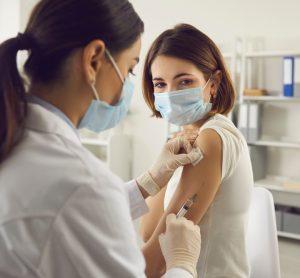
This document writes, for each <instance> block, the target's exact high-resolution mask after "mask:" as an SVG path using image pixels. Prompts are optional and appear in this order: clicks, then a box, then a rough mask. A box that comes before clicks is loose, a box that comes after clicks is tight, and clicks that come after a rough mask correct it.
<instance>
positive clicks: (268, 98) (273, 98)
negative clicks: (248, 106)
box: [243, 96, 300, 102]
mask: <svg viewBox="0 0 300 278" xmlns="http://www.w3.org/2000/svg"><path fill="white" fill-rule="evenodd" d="M243 99H244V100H248V101H283V102H285V101H286V102H294V101H300V97H283V96H278V97H277V96H260V97H252V96H243Z"/></svg>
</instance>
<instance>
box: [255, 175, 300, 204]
mask: <svg viewBox="0 0 300 278" xmlns="http://www.w3.org/2000/svg"><path fill="white" fill-rule="evenodd" d="M286 179H287V178H285V177H271V176H269V177H267V178H265V179H262V180H258V181H255V186H261V187H264V188H266V189H269V190H271V191H278V192H285V193H292V194H296V195H298V198H300V190H299V191H297V190H292V189H288V188H284V187H283V186H282V182H283V181H284V180H286ZM299 201H300V199H299ZM299 205H300V202H298V206H299Z"/></svg>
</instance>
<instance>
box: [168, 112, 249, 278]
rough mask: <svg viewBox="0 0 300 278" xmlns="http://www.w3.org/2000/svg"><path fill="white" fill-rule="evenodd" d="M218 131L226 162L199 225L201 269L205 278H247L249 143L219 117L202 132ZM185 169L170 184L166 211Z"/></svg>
mask: <svg viewBox="0 0 300 278" xmlns="http://www.w3.org/2000/svg"><path fill="white" fill-rule="evenodd" d="M207 128H211V129H214V130H215V131H216V132H217V133H218V134H219V136H220V137H221V139H222V144H223V161H222V176H221V184H220V187H219V190H218V192H217V194H216V196H215V199H214V200H213V202H212V204H211V206H210V207H209V209H208V210H207V212H206V214H205V215H204V217H203V218H202V220H201V222H200V223H199V226H200V229H201V237H202V244H201V245H202V246H201V254H200V258H199V261H198V265H197V271H198V277H201V278H216V277H228V278H246V277H249V273H250V269H249V262H248V258H247V253H246V231H247V223H248V210H249V205H250V198H251V190H252V187H253V174H252V166H251V161H250V156H249V151H248V147H247V144H246V141H245V139H244V138H243V136H242V134H241V133H240V131H239V130H238V129H237V128H236V127H235V126H234V124H233V123H232V122H231V121H230V120H229V119H228V118H226V117H225V116H223V115H220V114H217V115H215V116H213V117H212V118H210V119H209V120H208V121H207V122H206V123H205V124H204V125H203V126H202V127H201V128H200V130H199V133H200V132H201V131H202V130H204V129H207ZM181 173H182V167H181V168H180V169H177V171H176V172H175V173H174V175H173V177H172V179H171V180H170V182H169V183H168V186H167V190H166V194H165V199H164V209H166V208H167V206H168V204H169V202H170V200H171V198H172V196H173V194H174V192H175V189H176V187H177V184H178V182H179V179H180V176H181Z"/></svg>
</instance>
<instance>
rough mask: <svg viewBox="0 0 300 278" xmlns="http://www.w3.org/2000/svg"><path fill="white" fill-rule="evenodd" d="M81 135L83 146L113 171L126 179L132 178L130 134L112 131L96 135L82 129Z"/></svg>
mask: <svg viewBox="0 0 300 278" xmlns="http://www.w3.org/2000/svg"><path fill="white" fill-rule="evenodd" d="M80 137H81V142H82V144H83V146H84V147H86V148H87V149H88V150H89V151H91V152H92V153H93V154H94V155H95V156H96V157H98V158H99V159H100V160H102V161H104V162H105V163H106V164H107V165H108V167H109V168H110V169H111V171H112V172H113V173H115V174H116V175H117V176H119V177H120V178H121V179H122V180H124V181H128V180H130V179H131V164H132V163H131V157H132V156H131V154H132V148H131V140H130V137H129V136H128V135H126V134H122V133H114V132H111V131H108V132H103V134H101V135H96V134H93V133H90V132H88V131H86V130H82V131H80Z"/></svg>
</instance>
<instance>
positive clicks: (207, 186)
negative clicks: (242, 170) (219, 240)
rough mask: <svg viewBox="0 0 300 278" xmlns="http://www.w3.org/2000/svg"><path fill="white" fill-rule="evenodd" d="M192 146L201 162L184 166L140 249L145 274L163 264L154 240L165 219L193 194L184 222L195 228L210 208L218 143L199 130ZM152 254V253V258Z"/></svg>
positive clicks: (217, 167)
mask: <svg viewBox="0 0 300 278" xmlns="http://www.w3.org/2000/svg"><path fill="white" fill-rule="evenodd" d="M195 145H196V146H197V147H198V148H200V149H201V151H202V153H203V156H204V158H203V159H202V160H201V161H200V162H199V163H198V164H197V165H195V166H193V165H188V166H185V167H184V169H183V172H182V176H181V179H180V181H179V184H178V186H177V189H176V191H175V193H174V195H173V197H172V199H171V201H170V203H169V205H168V208H167V209H166V211H165V212H164V214H163V216H162V217H161V219H160V222H159V224H158V226H157V227H156V229H155V231H154V233H153V234H152V236H151V238H150V240H149V241H148V242H147V243H146V245H145V246H144V249H143V251H144V255H145V258H146V261H147V267H146V272H147V271H149V272H151V268H153V267H154V269H155V268H162V267H163V266H164V260H163V257H162V254H161V251H160V247H159V243H158V236H159V235H160V234H161V233H163V232H164V231H165V222H166V216H167V215H168V214H170V213H175V214H176V213H177V212H178V211H179V209H180V208H181V206H182V205H183V204H184V203H185V202H186V200H187V199H188V198H191V197H192V196H193V195H194V194H197V198H196V200H195V203H194V204H193V206H192V207H191V209H190V210H189V211H188V213H187V214H186V216H185V217H186V218H188V219H190V220H192V221H193V222H194V223H196V224H198V223H199V222H200V221H201V219H202V218H203V216H204V214H205V213H206V211H207V210H208V208H209V206H210V205H211V203H212V201H213V199H214V197H215V194H216V192H217V191H218V189H219V185H220V183H221V172H222V140H221V138H220V136H219V135H218V133H217V132H216V131H214V130H213V129H205V130H203V131H202V132H201V133H200V135H199V137H198V138H197V140H196V142H195ZM153 253H156V255H155V256H153Z"/></svg>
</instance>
